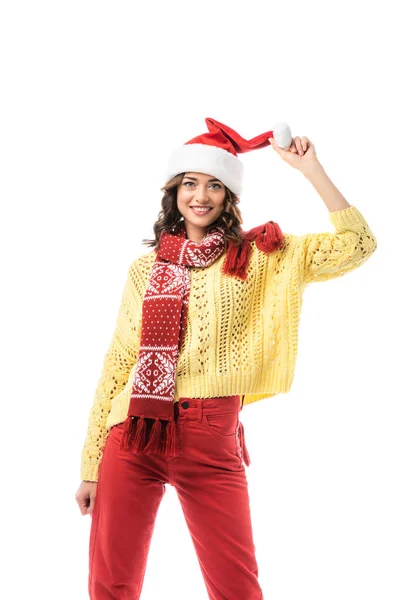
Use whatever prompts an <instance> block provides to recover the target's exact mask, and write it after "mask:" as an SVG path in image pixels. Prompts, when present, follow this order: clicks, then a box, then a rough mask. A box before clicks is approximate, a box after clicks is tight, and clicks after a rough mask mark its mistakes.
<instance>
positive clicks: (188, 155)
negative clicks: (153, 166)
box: [165, 118, 292, 195]
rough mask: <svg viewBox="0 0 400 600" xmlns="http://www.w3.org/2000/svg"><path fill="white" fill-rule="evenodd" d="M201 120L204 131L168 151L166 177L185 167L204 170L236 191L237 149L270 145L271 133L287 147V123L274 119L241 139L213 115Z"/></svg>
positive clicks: (238, 176) (239, 186) (238, 190)
mask: <svg viewBox="0 0 400 600" xmlns="http://www.w3.org/2000/svg"><path fill="white" fill-rule="evenodd" d="M205 121H206V124H207V127H208V130H209V131H208V133H202V134H201V135H199V136H197V137H195V138H193V139H191V140H189V141H188V142H186V143H185V144H184V145H183V146H180V147H179V148H176V149H175V150H173V151H172V153H171V154H170V157H169V160H168V167H167V171H166V173H165V179H166V181H168V180H169V179H171V178H172V177H174V176H175V175H178V174H179V173H187V172H189V171H193V172H196V173H207V174H209V175H213V176H214V177H216V178H217V179H219V180H220V181H222V183H223V184H225V185H226V186H227V187H228V188H229V189H230V190H232V192H233V193H234V194H237V195H239V194H240V193H241V191H242V186H243V163H242V161H241V160H239V158H238V157H237V155H238V153H239V154H240V153H244V152H250V151H251V150H258V149H260V148H264V147H265V146H270V145H271V143H270V142H269V139H268V138H271V137H273V138H274V140H275V141H276V143H277V144H278V146H279V147H280V148H282V149H283V150H287V149H288V148H289V147H290V145H291V143H292V133H291V131H290V127H289V125H288V124H287V123H284V122H283V121H280V122H279V123H276V124H275V126H274V128H273V129H272V130H271V131H266V132H265V133H261V134H260V135H257V136H256V137H254V138H252V139H251V140H245V139H244V138H242V137H241V136H240V135H239V134H238V133H237V132H236V131H234V130H233V129H231V128H230V127H228V126H227V125H224V124H223V123H219V122H218V121H216V120H215V119H210V118H206V120H205Z"/></svg>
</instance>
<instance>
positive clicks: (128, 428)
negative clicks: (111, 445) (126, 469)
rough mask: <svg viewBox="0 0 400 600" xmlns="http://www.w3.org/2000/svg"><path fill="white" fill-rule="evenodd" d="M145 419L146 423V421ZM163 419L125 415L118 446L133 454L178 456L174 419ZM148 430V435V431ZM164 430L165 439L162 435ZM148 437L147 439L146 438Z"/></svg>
mask: <svg viewBox="0 0 400 600" xmlns="http://www.w3.org/2000/svg"><path fill="white" fill-rule="evenodd" d="M146 421H147V423H146ZM165 423H166V422H165V421H163V420H162V419H160V417H156V418H155V419H151V418H147V417H146V418H145V417H144V415H141V416H140V417H137V416H135V417H127V418H126V419H125V422H124V428H123V432H122V438H121V444H120V447H121V449H122V450H126V451H131V452H132V453H133V454H159V455H163V456H167V457H169V458H175V457H177V456H178V431H177V427H176V423H175V421H174V419H172V420H170V421H168V423H167V425H166V427H165ZM149 431H150V435H149V436H148V433H149ZM163 431H165V439H164V436H163ZM147 438H148V440H147Z"/></svg>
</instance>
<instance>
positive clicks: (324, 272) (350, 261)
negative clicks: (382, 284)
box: [299, 206, 377, 283]
mask: <svg viewBox="0 0 400 600" xmlns="http://www.w3.org/2000/svg"><path fill="white" fill-rule="evenodd" d="M329 218H330V221H331V222H332V224H333V226H334V227H335V229H336V232H335V233H311V234H307V235H304V236H300V237H299V240H300V244H301V248H300V251H301V262H302V266H303V278H304V282H305V283H310V282H313V281H326V280H328V279H334V278H335V277H340V276H341V275H344V274H345V273H348V272H349V271H352V270H354V269H356V268H357V267H359V266H360V265H362V264H363V263H364V262H365V261H366V260H367V259H368V258H369V257H370V256H371V255H372V254H373V252H375V250H376V248H377V241H376V238H375V236H374V234H373V233H372V231H371V229H370V228H369V226H368V224H367V222H366V220H365V219H364V217H363V216H362V214H361V213H360V212H359V211H358V210H357V208H356V207H355V206H349V207H347V208H344V209H342V210H337V211H333V212H330V213H329Z"/></svg>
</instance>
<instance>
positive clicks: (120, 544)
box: [88, 396, 263, 600]
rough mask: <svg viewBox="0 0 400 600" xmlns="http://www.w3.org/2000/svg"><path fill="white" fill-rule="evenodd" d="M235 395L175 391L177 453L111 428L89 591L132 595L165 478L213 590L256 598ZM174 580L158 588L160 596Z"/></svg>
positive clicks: (229, 598)
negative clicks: (144, 450)
mask: <svg viewBox="0 0 400 600" xmlns="http://www.w3.org/2000/svg"><path fill="white" fill-rule="evenodd" d="M241 410H242V405H241V403H240V396H229V397H224V398H221V397H218V398H204V399H196V398H180V399H179V401H178V402H176V403H175V420H176V424H177V431H178V440H179V441H178V448H179V455H178V456H177V457H176V458H166V457H163V456H160V455H157V454H156V455H154V454H153V455H146V454H140V455H137V454H132V453H131V452H129V451H125V450H122V449H121V448H120V440H121V435H122V430H123V423H120V424H118V425H115V426H114V427H112V428H111V430H110V432H109V434H108V437H107V440H106V445H105V448H104V453H103V457H102V461H101V464H100V470H99V477H98V484H97V495H96V499H95V503H94V509H93V512H92V521H91V530H90V541H89V583H88V585H89V597H90V598H91V600H128V599H129V600H139V598H140V594H141V590H142V586H143V580H144V576H145V570H146V564H147V557H148V552H149V547H150V543H151V538H152V534H153V530H154V525H155V520H156V515H157V511H158V507H159V506H160V502H161V500H162V498H163V496H164V494H165V491H166V488H165V484H166V483H169V484H170V485H172V486H174V487H175V489H176V492H177V494H178V498H179V501H180V503H181V506H182V510H183V513H184V516H185V520H186V522H187V525H188V528H189V532H190V535H191V537H192V540H193V544H194V548H195V551H196V554H197V558H198V561H199V566H200V569H201V572H202V575H203V578H204V582H205V586H206V588H207V592H208V596H209V598H210V599H212V600H263V594H262V590H261V587H260V584H259V582H258V566H257V561H256V557H255V546H254V542H253V533H252V525H251V516H250V506H249V496H248V487H247V479H246V473H245V467H244V464H243V458H245V459H246V464H249V461H248V455H247V449H246V446H245V442H244V432H243V424H242V423H241V422H240V418H239V416H240V411H241ZM172 596H173V590H170V591H169V592H168V590H165V597H167V598H169V597H172Z"/></svg>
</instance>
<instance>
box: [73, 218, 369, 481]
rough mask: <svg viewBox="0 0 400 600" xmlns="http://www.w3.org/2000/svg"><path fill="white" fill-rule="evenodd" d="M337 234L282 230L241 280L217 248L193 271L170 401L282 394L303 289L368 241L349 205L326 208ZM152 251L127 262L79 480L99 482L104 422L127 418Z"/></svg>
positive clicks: (346, 267) (330, 274) (339, 269)
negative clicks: (228, 271) (275, 245)
mask: <svg viewBox="0 0 400 600" xmlns="http://www.w3.org/2000/svg"><path fill="white" fill-rule="evenodd" d="M329 218H330V221H331V222H332V224H333V226H334V228H335V230H336V231H335V233H311V234H306V235H300V236H297V235H290V234H285V233H284V236H285V243H284V245H283V247H282V248H281V249H279V250H277V251H275V252H273V253H271V254H265V253H264V252H262V251H261V250H259V249H258V248H257V247H256V245H255V241H252V242H250V244H251V256H250V262H249V267H248V270H247V273H248V274H247V279H246V281H243V280H241V279H239V278H236V277H231V276H229V275H224V274H223V273H222V271H221V267H222V264H223V261H224V259H225V253H224V254H222V255H221V256H220V257H219V258H218V259H217V260H215V261H214V262H213V263H212V265H210V266H209V267H207V268H202V267H191V268H190V270H191V290H190V296H189V307H188V319H187V325H186V331H185V337H184V341H183V346H182V349H181V353H180V355H179V360H178V365H177V372H176V386H175V401H177V400H178V399H179V398H180V397H193V398H207V397H215V396H229V395H233V394H244V405H246V404H250V403H251V402H256V401H257V400H261V399H263V398H268V397H270V396H273V395H275V394H278V393H280V392H288V391H289V390H290V387H291V384H292V380H293V375H294V369H295V361H296V354H297V343H298V325H299V317H300V311H301V305H302V294H303V291H304V289H305V287H306V285H307V284H308V283H311V282H313V281H325V280H328V279H333V278H334V277H339V276H341V275H343V274H345V273H347V272H349V271H352V270H353V269H355V268H357V267H359V266H360V265H361V264H362V263H364V262H365V261H366V260H367V259H368V258H369V257H370V256H371V254H372V253H373V252H374V251H375V249H376V247H377V242H376V239H375V237H374V235H373V233H372V231H371V230H370V228H369V226H368V224H367V222H366V221H365V219H364V217H363V216H362V215H361V213H360V212H359V211H358V210H357V208H355V207H354V206H350V207H348V208H345V209H343V210H339V211H335V212H330V213H329ZM155 257H156V252H155V250H154V249H152V250H151V251H149V252H147V253H145V254H143V255H141V256H139V258H136V259H135V260H133V262H131V264H130V265H129V269H128V273H127V280H126V283H125V287H124V290H123V294H122V299H121V304H120V308H119V313H118V317H117V321H116V326H115V331H114V334H113V337H112V339H111V343H110V345H109V348H108V350H107V353H106V355H105V359H104V364H103V369H102V373H101V376H100V380H99V382H98V385H97V389H96V391H95V395H94V401H93V405H92V408H91V411H90V415H89V423H88V428H87V434H86V439H85V441H84V445H83V450H82V455H81V479H82V480H87V481H97V480H98V471H99V466H100V462H101V457H102V452H103V449H104V446H105V442H106V438H107V435H108V432H109V430H110V429H111V427H112V426H113V425H115V424H117V423H121V422H122V421H124V420H125V418H126V416H127V414H128V406H129V400H130V392H131V389H132V383H133V376H134V372H135V365H136V361H137V358H138V352H139V343H140V333H141V317H142V315H141V306H142V301H143V297H144V293H145V291H146V287H147V283H148V281H149V278H150V274H151V270H152V266H153V263H154V260H155Z"/></svg>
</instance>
